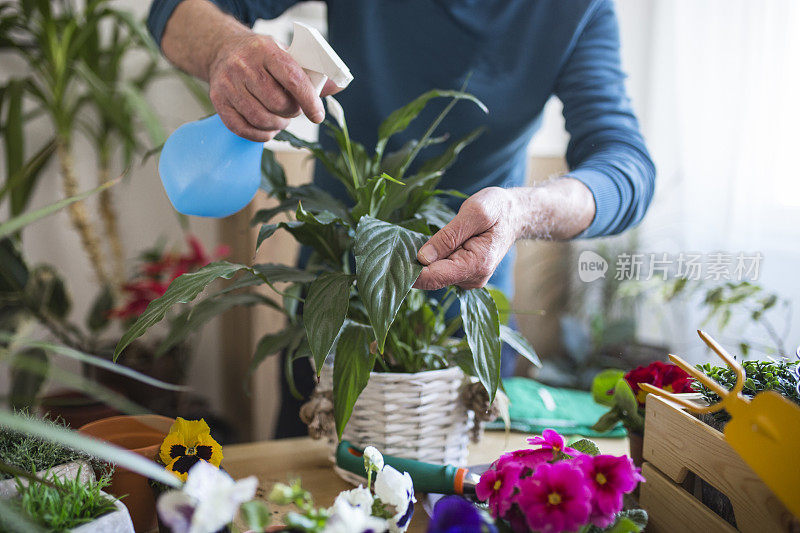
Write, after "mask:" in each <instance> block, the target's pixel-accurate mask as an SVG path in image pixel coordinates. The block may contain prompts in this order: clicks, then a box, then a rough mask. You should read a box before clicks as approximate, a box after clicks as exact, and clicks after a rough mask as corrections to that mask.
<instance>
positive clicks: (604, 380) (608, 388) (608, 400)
mask: <svg viewBox="0 0 800 533" xmlns="http://www.w3.org/2000/svg"><path fill="white" fill-rule="evenodd" d="M624 375H625V372H624V371H622V370H617V369H615V368H609V369H607V370H603V371H602V372H600V373H599V374H597V375H596V376H595V377H594V380H593V381H592V397H593V398H594V401H595V402H597V403H599V404H601V405H607V406H608V407H611V406H612V405H614V388H615V387H616V386H617V383H618V382H619V380H620V379H622V377H623V376H624Z"/></svg>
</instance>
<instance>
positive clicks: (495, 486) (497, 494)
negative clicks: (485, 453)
mask: <svg viewBox="0 0 800 533" xmlns="http://www.w3.org/2000/svg"><path fill="white" fill-rule="evenodd" d="M522 470H523V466H522V465H521V464H518V463H507V464H506V465H504V466H503V468H501V469H499V470H495V469H494V468H491V469H489V470H487V471H486V472H484V473H483V475H482V476H481V479H480V481H478V484H477V485H476V486H475V495H476V496H477V497H478V499H479V500H481V501H484V502H485V501H487V500H488V502H489V510H490V511H491V513H492V516H493V517H495V518H498V517H501V516H503V515H504V514H505V513H506V511H508V509H509V507H511V496H512V494H513V493H514V490H515V489H516V488H517V484H518V483H519V478H520V475H522Z"/></svg>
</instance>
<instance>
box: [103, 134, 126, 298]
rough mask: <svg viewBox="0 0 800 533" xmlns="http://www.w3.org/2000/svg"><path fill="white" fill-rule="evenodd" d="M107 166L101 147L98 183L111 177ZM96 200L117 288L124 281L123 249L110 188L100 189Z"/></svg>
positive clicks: (105, 181) (106, 155)
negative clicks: (109, 249)
mask: <svg viewBox="0 0 800 533" xmlns="http://www.w3.org/2000/svg"><path fill="white" fill-rule="evenodd" d="M109 166H110V165H109V157H108V153H107V150H106V149H103V152H102V154H101V155H100V168H99V170H98V175H97V178H98V185H102V184H104V183H107V182H108V181H109V180H110V179H111V170H110V168H109ZM98 201H99V203H100V219H101V220H102V221H103V230H104V232H105V236H106V239H107V240H108V245H109V247H110V248H111V260H112V265H113V275H114V283H115V285H116V286H117V288H119V287H121V286H122V284H123V283H125V249H124V247H123V246H122V239H121V238H120V235H119V225H118V224H117V211H116V209H115V208H114V197H113V196H112V193H111V189H104V190H102V191H100V196H99V198H98Z"/></svg>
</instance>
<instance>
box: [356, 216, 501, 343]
mask: <svg viewBox="0 0 800 533" xmlns="http://www.w3.org/2000/svg"><path fill="white" fill-rule="evenodd" d="M426 240H427V238H426V237H425V236H424V235H421V234H419V233H415V232H413V231H409V230H407V229H405V228H403V227H400V226H396V225H394V224H390V223H388V222H383V221H381V220H377V219H374V218H372V217H370V216H365V217H362V218H361V220H360V221H359V223H358V227H357V229H356V236H355V243H354V250H353V251H354V253H355V256H356V277H357V280H358V291H359V296H360V298H361V301H362V302H363V304H364V307H365V308H366V310H367V315H368V317H369V320H370V323H371V324H372V328H373V331H374V332H375V340H376V341H377V342H378V350H379V351H380V352H381V353H383V348H384V344H385V343H386V333H387V332H388V331H389V326H391V325H392V322H393V321H394V317H395V315H396V314H397V310H398V309H400V305H401V304H402V303H403V300H405V298H406V295H407V294H408V291H410V290H411V286H412V285H413V284H414V282H415V281H416V280H417V277H419V274H420V272H422V265H420V264H419V262H418V261H417V250H419V248H420V247H421V246H422V245H423V244H424V243H425V241H426ZM498 342H499V341H498Z"/></svg>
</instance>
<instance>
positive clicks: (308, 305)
mask: <svg viewBox="0 0 800 533" xmlns="http://www.w3.org/2000/svg"><path fill="white" fill-rule="evenodd" d="M353 280H355V276H352V275H349V274H345V273H343V272H329V273H326V274H322V275H321V276H320V277H318V278H317V279H316V280H315V281H313V282H312V283H311V285H310V286H309V287H308V295H307V296H306V300H305V305H304V307H303V323H304V324H305V328H306V335H307V336H308V344H309V346H310V348H311V353H312V354H313V356H314V364H315V366H316V368H317V375H319V374H320V373H321V372H322V365H323V364H324V363H325V358H326V357H328V353H329V352H330V351H331V347H332V346H333V342H334V341H335V340H336V336H337V335H338V334H339V330H340V329H341V328H342V324H343V323H344V319H345V317H346V316H347V308H348V304H349V302H350V288H351V287H352V286H353Z"/></svg>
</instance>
